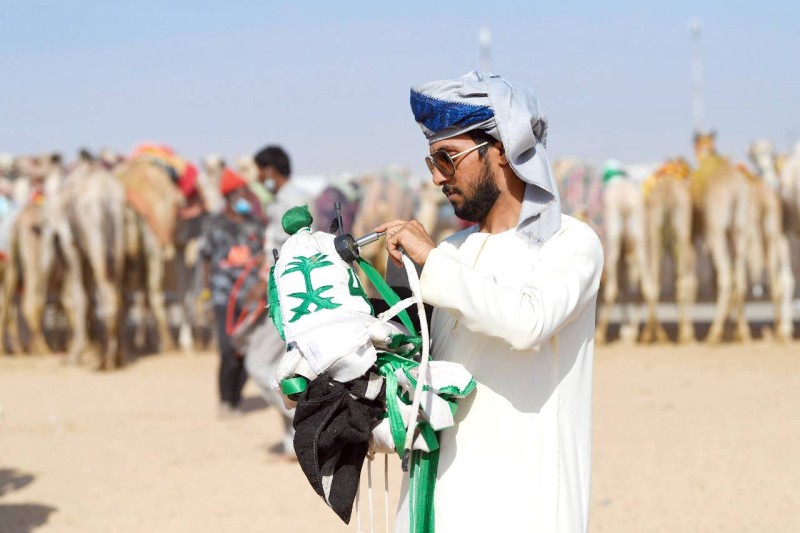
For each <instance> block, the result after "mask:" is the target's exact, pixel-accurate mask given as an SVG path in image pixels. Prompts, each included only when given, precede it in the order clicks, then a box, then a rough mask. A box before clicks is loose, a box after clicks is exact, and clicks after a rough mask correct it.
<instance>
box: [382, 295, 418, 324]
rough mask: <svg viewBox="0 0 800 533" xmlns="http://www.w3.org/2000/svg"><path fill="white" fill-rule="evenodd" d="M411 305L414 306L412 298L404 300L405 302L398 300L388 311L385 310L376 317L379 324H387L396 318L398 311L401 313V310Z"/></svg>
mask: <svg viewBox="0 0 800 533" xmlns="http://www.w3.org/2000/svg"><path fill="white" fill-rule="evenodd" d="M413 304H414V298H413V297H411V298H406V299H405V300H400V301H399V302H397V303H396V304H394V305H393V306H391V307H390V308H389V309H387V310H386V311H384V312H383V313H381V314H379V315H378V320H380V321H381V322H388V321H389V320H391V319H393V318H394V317H395V316H397V315H398V314H399V313H400V311H402V310H403V309H405V308H406V307H408V306H409V305H413Z"/></svg>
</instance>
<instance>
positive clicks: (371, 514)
mask: <svg viewBox="0 0 800 533" xmlns="http://www.w3.org/2000/svg"><path fill="white" fill-rule="evenodd" d="M367 487H368V491H369V533H375V506H374V505H373V501H372V458H370V459H369V460H368V461H367Z"/></svg>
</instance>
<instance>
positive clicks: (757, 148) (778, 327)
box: [743, 139, 795, 342]
mask: <svg viewBox="0 0 800 533" xmlns="http://www.w3.org/2000/svg"><path fill="white" fill-rule="evenodd" d="M748 153H749V155H750V158H751V159H752V161H753V163H754V164H755V166H756V168H757V169H758V177H755V176H752V177H751V179H750V180H749V189H750V203H749V204H748V205H749V213H748V214H749V217H748V218H749V222H748V224H747V229H748V253H747V257H748V261H747V265H748V273H749V275H750V279H751V281H752V282H753V283H754V284H755V285H754V289H756V290H754V292H756V293H757V294H756V295H757V296H758V295H760V294H758V293H760V292H762V290H761V289H760V287H761V285H760V281H761V279H762V278H763V274H764V271H765V266H766V272H767V279H768V280H769V288H770V297H771V299H772V303H773V307H774V316H775V333H776V334H777V338H778V340H780V341H784V342H785V341H788V340H790V339H791V336H792V297H793V296H794V287H795V279H794V275H793V274H792V265H791V254H790V251H789V240H788V239H787V237H786V234H785V232H784V228H783V206H782V205H781V198H780V195H779V193H778V191H777V189H778V187H779V182H778V174H777V171H776V169H775V159H774V151H773V148H772V143H770V142H769V141H766V140H763V139H762V140H758V141H755V142H753V143H752V144H751V145H750V148H749V150H748ZM743 171H744V172H746V169H743Z"/></svg>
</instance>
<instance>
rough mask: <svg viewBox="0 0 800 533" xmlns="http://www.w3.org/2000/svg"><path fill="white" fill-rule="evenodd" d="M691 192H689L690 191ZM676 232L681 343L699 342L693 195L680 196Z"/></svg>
mask: <svg viewBox="0 0 800 533" xmlns="http://www.w3.org/2000/svg"><path fill="white" fill-rule="evenodd" d="M687 192H688V191H687ZM672 227H673V228H674V230H675V241H676V242H675V251H674V257H675V267H676V271H677V272H676V279H675V289H676V290H675V292H676V300H677V304H678V342H680V343H681V344H685V343H690V342H694V341H695V336H694V323H693V320H692V310H693V309H694V304H695V300H697V272H696V270H695V268H696V265H697V258H696V256H695V251H694V246H692V203H691V199H690V198H689V195H688V194H686V196H679V197H678V200H677V203H676V205H675V208H674V210H673V212H672Z"/></svg>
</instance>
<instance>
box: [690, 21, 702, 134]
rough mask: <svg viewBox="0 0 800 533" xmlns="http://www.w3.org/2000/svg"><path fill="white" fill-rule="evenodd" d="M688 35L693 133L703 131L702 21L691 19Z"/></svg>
mask: <svg viewBox="0 0 800 533" xmlns="http://www.w3.org/2000/svg"><path fill="white" fill-rule="evenodd" d="M688 28H689V34H690V35H691V37H692V119H693V121H694V129H695V131H703V119H704V115H705V105H704V102H703V57H702V55H701V48H700V44H701V40H702V37H703V21H702V20H701V19H700V18H699V17H692V18H690V19H689V22H688Z"/></svg>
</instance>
